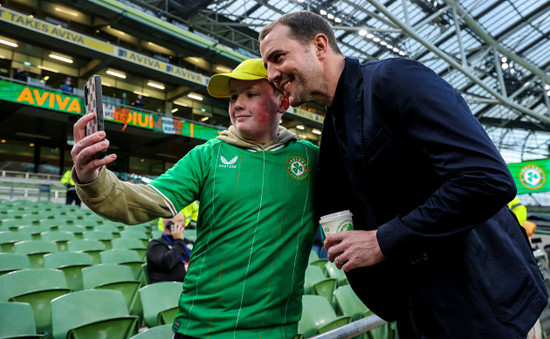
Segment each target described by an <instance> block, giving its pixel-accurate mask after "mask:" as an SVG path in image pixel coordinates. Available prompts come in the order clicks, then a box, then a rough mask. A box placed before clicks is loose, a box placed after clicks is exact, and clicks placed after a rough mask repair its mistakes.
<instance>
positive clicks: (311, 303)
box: [151, 285, 351, 338]
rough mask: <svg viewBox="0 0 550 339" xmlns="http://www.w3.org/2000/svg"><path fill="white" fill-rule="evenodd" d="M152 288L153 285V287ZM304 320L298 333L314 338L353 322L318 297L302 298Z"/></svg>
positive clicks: (300, 323) (308, 296) (322, 298)
mask: <svg viewBox="0 0 550 339" xmlns="http://www.w3.org/2000/svg"><path fill="white" fill-rule="evenodd" d="M151 286H152V285H151ZM302 305H303V308H302V318H301V319H300V321H299V322H298V333H299V334H303V335H304V337H306V338H308V337H313V336H315V335H317V334H321V333H324V332H328V331H330V330H333V329H335V328H338V327H341V326H344V325H346V324H349V323H350V322H351V317H346V316H339V317H338V316H336V313H334V310H333V309H332V306H331V305H330V304H329V302H328V301H327V299H326V298H324V297H321V296H318V295H304V296H302Z"/></svg>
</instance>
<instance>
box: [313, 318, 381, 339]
mask: <svg viewBox="0 0 550 339" xmlns="http://www.w3.org/2000/svg"><path fill="white" fill-rule="evenodd" d="M385 323H386V321H385V320H384V319H382V318H380V317H379V316H377V315H370V316H368V317H366V318H362V319H359V320H356V321H354V322H352V323H350V324H347V325H344V326H342V327H338V328H336V329H334V330H332V331H328V332H325V333H321V334H319V335H316V336H315V337H312V338H311V339H347V338H353V337H355V336H357V335H359V334H361V333H365V332H367V331H370V330H372V329H374V328H377V327H380V326H382V325H384V324H385Z"/></svg>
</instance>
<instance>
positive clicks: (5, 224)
mask: <svg viewBox="0 0 550 339" xmlns="http://www.w3.org/2000/svg"><path fill="white" fill-rule="evenodd" d="M23 225H25V222H24V221H23V220H21V219H3V220H2V224H0V229H1V230H2V231H9V230H16V229H18V228H19V227H21V226H23Z"/></svg>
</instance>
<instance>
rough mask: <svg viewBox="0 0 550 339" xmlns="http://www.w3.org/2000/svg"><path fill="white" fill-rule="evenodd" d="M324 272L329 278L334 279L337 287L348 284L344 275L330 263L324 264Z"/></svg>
mask: <svg viewBox="0 0 550 339" xmlns="http://www.w3.org/2000/svg"><path fill="white" fill-rule="evenodd" d="M325 272H327V275H328V277H329V278H334V279H336V280H337V281H338V286H343V285H348V284H349V282H348V277H347V276H346V273H344V271H342V270H340V269H338V267H336V265H335V264H334V263H332V262H330V261H329V262H327V263H326V264H325Z"/></svg>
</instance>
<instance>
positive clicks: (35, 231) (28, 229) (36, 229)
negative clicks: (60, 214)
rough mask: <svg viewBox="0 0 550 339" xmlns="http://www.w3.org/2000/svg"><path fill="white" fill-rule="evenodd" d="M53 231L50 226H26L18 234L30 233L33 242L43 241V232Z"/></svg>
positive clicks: (20, 228)
mask: <svg viewBox="0 0 550 339" xmlns="http://www.w3.org/2000/svg"><path fill="white" fill-rule="evenodd" d="M49 231H51V229H50V226H44V225H38V226H37V225H25V226H21V227H19V229H18V230H17V232H20V233H29V234H30V235H31V236H32V237H31V239H32V240H42V238H41V234H42V233H43V232H49Z"/></svg>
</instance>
